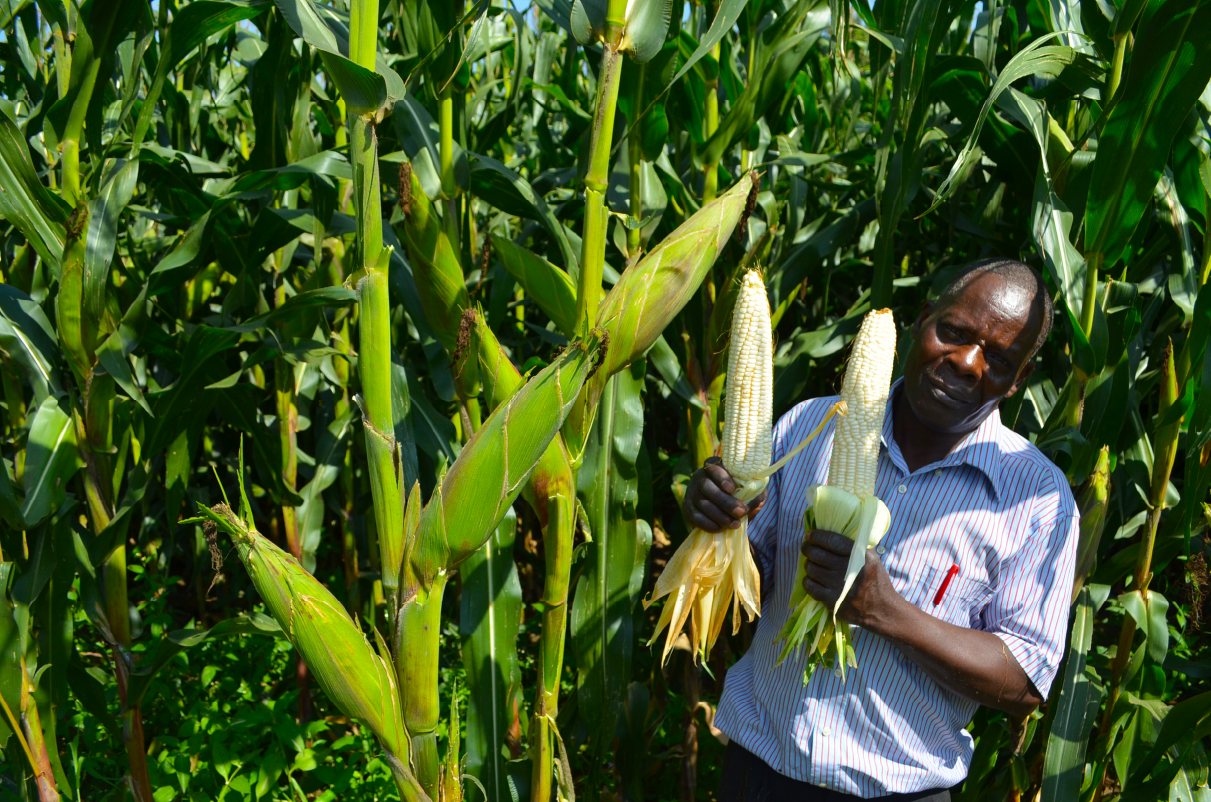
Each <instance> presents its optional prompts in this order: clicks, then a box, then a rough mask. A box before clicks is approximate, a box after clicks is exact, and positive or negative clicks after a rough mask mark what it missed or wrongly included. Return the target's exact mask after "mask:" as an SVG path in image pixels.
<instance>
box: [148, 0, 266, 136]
mask: <svg viewBox="0 0 1211 802" xmlns="http://www.w3.org/2000/svg"><path fill="white" fill-rule="evenodd" d="M268 5H269V3H268V2H264V1H263V2H256V0H253V2H232V1H231V0H228V1H227V2H221V1H220V0H199V2H195V3H189V4H187V5H185V6H184V7H182V8H180V9H179V10H178V11H177V12H176V13H175V14H174V15H173V20H172V24H171V25H170V26H169V28H168V30H167V32H165V34H164V41H163V46H162V48H161V51H160V58H159V61H158V62H157V63H156V72H155V76H154V77H153V78H152V81H151V86H150V87H149V88H148V90H147V96H146V98H145V99H144V101H143V105H142V108H141V109H140V110H139V117H138V120H137V122H136V123H135V134H134V137H133V139H134V144H135V148H136V149H137V148H138V146H139V144H141V143H142V142H143V138H144V137H145V136H146V135H147V129H148V128H149V127H150V125H151V121H152V115H153V112H154V110H155V108H156V102H157V101H158V100H159V99H160V93H161V92H162V91H163V89H164V82H165V81H166V80H167V79H168V73H169V72H170V71H171V70H172V69H174V68H175V67H176V66H177V65H179V64H180V63H181V62H182V61H183V60H184V59H185V57H186V56H188V55H189V54H190V53H191V52H192V51H193V50H194V49H195V48H197V46H198V45H200V44H203V43H204V42H205V41H206V40H207V39H208V38H210V37H211V36H214V35H215V34H217V33H220V32H221V31H225V30H227V29H228V28H230V27H231V26H232V25H235V24H236V23H237V22H241V21H243V20H246V19H251V18H252V17H255V16H256V15H258V14H260V13H261V12H262V11H264V10H265V8H266V7H268Z"/></svg>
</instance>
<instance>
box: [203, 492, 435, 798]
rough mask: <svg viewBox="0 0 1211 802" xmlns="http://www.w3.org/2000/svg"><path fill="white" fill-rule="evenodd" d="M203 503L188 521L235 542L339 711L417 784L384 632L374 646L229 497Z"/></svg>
mask: <svg viewBox="0 0 1211 802" xmlns="http://www.w3.org/2000/svg"><path fill="white" fill-rule="evenodd" d="M241 495H243V487H242V482H241ZM199 507H200V508H201V512H202V517H201V518H194V519H191V520H192V521H202V522H204V523H206V524H207V525H213V526H216V527H217V528H219V529H222V530H223V531H224V532H226V533H227V534H228V535H230V536H231V538H232V540H234V541H235V544H236V549H237V551H238V552H239V555H240V560H241V561H242V562H243V563H244V566H245V567H246V568H247V569H248V574H249V576H251V577H252V583H253V585H255V586H256V589H257V593H259V594H260V596H261V599H262V600H264V602H265V607H266V608H268V610H269V613H270V615H272V616H273V617H274V619H276V620H277V622H278V624H279V625H280V626H281V627H282V631H283V632H285V633H286V636H287V637H288V638H289V639H290V642H291V643H292V644H294V647H295V648H296V649H298V650H299V653H300V654H301V655H302V656H303V658H304V659H305V660H306V661H307V669H308V671H310V673H311V676H313V677H314V678H315V680H316V682H317V683H318V684H319V686H320V688H321V689H323V691H324V693H325V694H326V695H327V696H328V698H329V699H331V700H332V702H333V704H335V705H336V706H337V708H338V709H340V710H341V712H343V713H345V714H346V715H348V716H350V717H351V718H356V719H358V720H360V721H361V722H362V723H364V724H365V725H366V726H367V727H369V728H370V731H371V732H373V733H374V734H375V736H377V737H378V739H379V742H380V743H381V744H382V745H383V748H384V749H385V750H386V753H387V755H386V757H387V759H388V763H389V764H390V766H391V769H392V772H393V774H395V775H396V781H397V783H401V791H405V788H404V787H403V786H404V785H406V786H411V788H408V789H407V790H413V791H419V790H420V789H419V787H417V786H415V780H414V779H413V778H412V776H411V772H410V771H409V769H408V732H407V729H406V728H405V726H404V719H403V714H402V708H401V704H400V694H399V686H398V683H397V681H396V676H395V670H394V668H393V667H392V664H391V661H390V660H389V659H385V657H384V655H387V647H386V644H385V643H384V642H383V640H382V638H381V637H379V636H378V633H377V632H376V633H375V639H376V641H377V642H378V651H377V652H376V651H375V650H374V649H373V648H372V647H371V646H370V643H369V642H368V641H367V640H366V636H365V635H364V634H363V633H362V631H361V629H360V628H359V627H358V626H357V624H356V623H354V621H353V619H352V618H350V616H349V614H348V613H347V612H346V611H345V608H344V606H343V605H342V604H341V603H340V601H338V600H337V599H336V597H335V596H333V595H332V593H331V592H329V591H328V589H327V588H325V587H324V586H323V584H321V583H320V581H319V580H318V579H316V578H315V577H314V576H312V575H311V574H309V573H308V572H307V571H306V569H304V568H303V566H302V565H300V564H299V562H298V560H296V559H295V558H294V557H293V556H292V555H291V554H289V553H287V552H285V551H283V550H282V549H280V548H278V547H277V546H275V545H274V544H273V543H272V542H271V541H270V540H269V539H268V538H266V537H265V536H263V535H262V534H261V533H260V532H258V531H257V530H256V528H255V527H253V526H252V522H251V520H246V519H242V518H241V517H240V516H237V515H236V514H235V513H234V512H233V511H232V510H231V508H230V507H229V506H227V505H226V504H217V505H215V506H214V507H213V508H208V507H205V506H204V505H201V504H199ZM245 509H247V507H245ZM212 531H213V530H212ZM405 795H406V797H407V798H414V799H415V798H423V795H421V796H418V795H416V794H415V793H413V794H407V793H406V794H405Z"/></svg>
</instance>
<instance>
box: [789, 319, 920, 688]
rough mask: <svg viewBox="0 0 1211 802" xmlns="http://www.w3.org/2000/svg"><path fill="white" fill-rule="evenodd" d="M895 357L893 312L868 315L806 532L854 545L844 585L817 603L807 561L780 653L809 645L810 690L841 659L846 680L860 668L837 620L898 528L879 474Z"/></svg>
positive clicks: (812, 494) (813, 490)
mask: <svg viewBox="0 0 1211 802" xmlns="http://www.w3.org/2000/svg"><path fill="white" fill-rule="evenodd" d="M895 352H896V325H895V320H894V319H893V317H892V314H891V310H890V309H879V310H876V311H873V312H869V313H867V315H866V318H865V319H864V320H863V321H862V327H861V328H860V329H859V330H858V336H857V337H855V338H854V344H853V350H852V351H851V353H850V357H849V365H848V366H847V367H846V369H845V378H844V380H843V381H842V384H841V402H842V403H843V404H844V405H845V407H846V414H845V416H844V417H842V418H841V419H840V420H839V421H838V422H837V427H836V430H835V432H834V434H833V452H832V459H831V461H830V462H829V466H828V484H827V485H813V486H811V487H809V488H808V489H807V512H806V513H805V514H804V530H805V532H807V531H811V530H813V529H823V530H827V531H830V532H839V533H840V534H842V535H845V536H846V537H848V538H850V539H851V540H853V541H854V549H853V551H852V552H851V554H850V558H849V565H848V566H847V568H846V571H845V584H844V586H843V588H842V591H841V596H840V597H839V598H838V599H837V603H836V604H835V605H834V606H833V609H831V610H829V609H828V608H827V607H825V606H824V604H822V603H821V602H819V601H817V600H816V599H813V598H812V597H811V596H809V595H808V594H807V592H806V591H805V590H804V589H803V580H804V578H805V576H806V575H807V566H806V563H805V560H804V558H800V560H799V570H798V572H797V574H796V576H795V584H794V586H793V589H792V591H791V613H790V616H789V617H788V618H787V620H786V624H785V626H783V627H782V631H781V632H780V633H779V634H778V640H779V641H782V642H784V643H785V646H784V647H783V649H782V653H781V654H780V655H779V656H778V662H779V663H781V662H782V661H783V660H785V659H786V658H787V656H788V655H789V654H790V653H791V652H792V651H794V650H795V649H796V648H797V647H799V646H801V645H802V644H804V643H807V642H808V640H809V639H810V645H809V646H808V649H807V666H806V668H805V669H804V672H803V682H804V684H805V685H806V684H807V681H808V680H809V679H810V678H811V673H812V671H813V670H814V669H815V667H816V666H817V665H820V664H821V663H827V662H830V661H832V660H834V659H836V660H837V661H838V662H839V663H840V669H841V676H842V679H844V677H845V666H846V665H847V664H848V665H850V666H854V667H856V666H857V661H856V659H855V657H854V651H853V646H852V645H851V644H850V640H849V625H848V624H846V623H845V622H843V621H837V620H836V615H837V611H838V610H840V609H841V604H842V602H844V601H845V596H846V595H847V594H848V593H849V590H850V588H851V587H853V583H854V579H856V578H857V576H858V572H859V571H860V570H862V566H863V565H864V564H865V561H866V550H867V549H868V548H874V547H875V546H877V545H878V543H879V540H881V539H882V537H883V535H884V534H886V533H887V530H888V528H889V527H890V526H891V513H889V512H888V510H887V505H885V504H884V503H883V502H882V501H881V500H879V499H878V498H875V473H876V471H877V469H878V467H879V441H880V438H881V435H882V432H883V417H884V413H885V411H886V409H887V396H888V393H889V392H890V389H891V373H892V368H893V366H894V360H895Z"/></svg>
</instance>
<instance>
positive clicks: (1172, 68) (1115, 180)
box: [1085, 0, 1211, 267]
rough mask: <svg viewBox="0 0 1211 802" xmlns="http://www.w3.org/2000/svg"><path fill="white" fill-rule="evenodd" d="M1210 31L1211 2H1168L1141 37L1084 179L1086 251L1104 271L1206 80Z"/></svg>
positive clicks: (1210, 71) (1127, 236) (1125, 239)
mask: <svg viewBox="0 0 1211 802" xmlns="http://www.w3.org/2000/svg"><path fill="white" fill-rule="evenodd" d="M1208 30H1211V2H1206V0H1173V1H1172V2H1168V3H1165V4H1164V5H1162V6H1161V7H1160V8H1159V9H1158V10H1157V12H1156V14H1155V15H1154V16H1153V17H1152V19H1151V20H1149V21H1148V23H1147V24H1146V26H1145V28H1144V29H1143V30H1141V31H1140V33H1139V37H1138V38H1137V42H1138V44H1137V46H1136V48H1135V51H1134V52H1133V53H1132V55H1131V63H1130V65H1129V68H1128V70H1127V74H1126V76H1125V77H1124V78H1123V83H1122V86H1121V87H1120V88H1119V98H1120V99H1119V101H1118V102H1117V103H1115V104H1114V105H1113V106H1112V107H1111V109H1110V111H1109V115H1108V117H1107V119H1106V125H1105V128H1103V129H1102V134H1101V136H1100V137H1099V139H1098V149H1097V158H1096V159H1095V160H1094V162H1093V174H1092V176H1091V178H1090V180H1089V201H1088V206H1087V208H1086V212H1085V242H1086V243H1087V245H1086V249H1085V250H1086V253H1100V254H1103V255H1104V256H1105V265H1106V267H1111V266H1112V265H1113V264H1114V263H1115V262H1116V261H1118V259H1119V258H1120V257H1121V256H1122V254H1123V251H1124V249H1125V248H1126V247H1127V245H1128V243H1129V242H1130V241H1131V237H1132V235H1133V234H1134V233H1135V229H1136V226H1138V225H1139V221H1140V219H1141V218H1142V217H1143V214H1144V210H1145V208H1146V207H1147V206H1148V203H1149V201H1150V200H1151V198H1152V191H1153V189H1154V188H1155V187H1156V182H1157V181H1158V180H1159V179H1160V177H1161V173H1162V172H1163V170H1164V166H1165V162H1166V160H1167V159H1168V157H1169V148H1170V146H1171V145H1172V144H1173V139H1174V137H1175V136H1176V135H1177V132H1178V130H1179V128H1180V127H1181V125H1182V123H1183V121H1184V120H1185V119H1186V115H1187V114H1189V112H1190V109H1191V108H1192V107H1193V106H1194V104H1195V102H1197V100H1198V97H1199V95H1200V94H1201V93H1202V91H1203V88H1204V87H1205V86H1206V85H1207V81H1208V80H1211V36H1207V35H1206V32H1207V31H1208Z"/></svg>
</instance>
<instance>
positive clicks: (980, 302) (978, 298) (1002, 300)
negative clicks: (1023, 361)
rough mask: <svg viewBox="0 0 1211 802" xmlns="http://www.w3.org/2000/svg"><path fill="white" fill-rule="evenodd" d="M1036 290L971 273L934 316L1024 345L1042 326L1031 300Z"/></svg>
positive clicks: (989, 274) (999, 277)
mask: <svg viewBox="0 0 1211 802" xmlns="http://www.w3.org/2000/svg"><path fill="white" fill-rule="evenodd" d="M1037 293H1038V290H1037V288H1034V287H1028V286H1025V285H1024V284H1023V283H1022V282H1021V281H1017V280H1015V279H1014V278H1013V277H1010V276H1006V275H1003V274H1000V273H996V272H992V271H989V272H986V273H981V274H980V275H977V276H973V277H972V278H971V280H970V281H969V282H968V283H967V284H965V285H964V286H963V287H962V288H961V289H960V290H959V291H958V292H957V293H955V294H954V295H953V296H952V297H951V299H950V302H949V303H945V304H944V305H942V306H939V307H938V308H937V309H936V310H935V311H934V315H935V316H941V315H943V314H947V316H948V317H958V318H963V319H965V320H969V321H970V323H972V324H974V325H977V326H980V327H981V328H985V329H986V330H987V332H988V333H989V334H993V333H994V332H995V333H997V334H1001V335H1003V336H1004V337H1005V338H1006V339H1009V338H1012V339H1013V340H1014V344H1015V345H1017V344H1018V343H1019V342H1020V343H1021V344H1022V345H1023V346H1028V345H1030V344H1032V343H1033V342H1034V336H1035V334H1036V333H1037V331H1038V329H1039V327H1040V326H1042V325H1043V320H1042V310H1041V309H1039V305H1038V304H1037V303H1035V300H1036V295H1037ZM1006 344H1008V343H1006Z"/></svg>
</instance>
